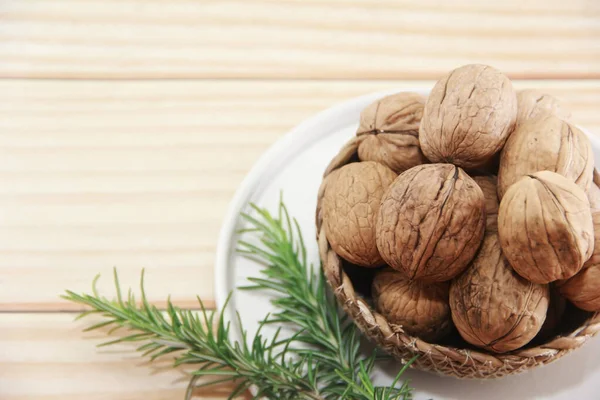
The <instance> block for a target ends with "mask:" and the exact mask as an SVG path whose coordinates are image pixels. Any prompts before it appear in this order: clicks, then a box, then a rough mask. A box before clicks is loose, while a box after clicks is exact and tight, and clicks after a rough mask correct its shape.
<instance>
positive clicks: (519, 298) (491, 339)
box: [450, 233, 550, 353]
mask: <svg viewBox="0 0 600 400" xmlns="http://www.w3.org/2000/svg"><path fill="white" fill-rule="evenodd" d="M549 296H550V295H549V290H548V285H541V284H535V283H531V282H529V281H527V280H525V279H523V278H522V277H521V276H519V275H518V274H516V273H515V272H514V271H513V269H512V268H511V267H510V265H509V264H508V261H507V260H506V258H505V257H504V256H503V254H502V250H501V248H500V244H499V242H498V236H497V234H496V233H488V234H486V236H485V239H484V240H483V244H482V246H481V249H480V250H479V252H478V253H477V256H476V257H475V259H474V260H473V263H472V265H471V266H470V267H469V269H467V270H466V271H465V272H464V273H463V274H462V275H460V276H459V277H457V278H456V279H454V280H453V281H452V284H451V285H450V309H451V310H452V320H453V321H454V325H455V326H456V328H457V329H458V332H459V333H460V335H461V336H462V337H463V339H465V340H466V341H467V342H469V343H471V344H473V345H475V346H477V347H482V348H484V349H486V350H488V351H492V352H495V353H505V352H508V351H512V350H516V349H518V348H520V347H523V346H525V345H526V344H527V343H529V342H530V341H531V339H533V338H534V337H535V336H536V335H537V333H538V332H539V330H540V329H541V327H542V325H543V323H544V320H545V319H546V312H547V310H548V303H549Z"/></svg>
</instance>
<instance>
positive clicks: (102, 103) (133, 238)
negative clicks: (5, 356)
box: [0, 80, 600, 311]
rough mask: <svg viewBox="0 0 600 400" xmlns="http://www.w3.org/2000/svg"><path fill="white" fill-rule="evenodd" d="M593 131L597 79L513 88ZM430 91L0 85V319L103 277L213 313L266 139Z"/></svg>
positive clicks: (268, 84) (312, 84)
mask: <svg viewBox="0 0 600 400" xmlns="http://www.w3.org/2000/svg"><path fill="white" fill-rule="evenodd" d="M516 84H517V86H518V87H539V88H545V89H546V90H547V91H548V92H550V93H553V94H555V95H557V96H558V97H560V98H562V99H563V101H564V102H565V104H566V106H567V107H570V108H571V109H572V111H573V114H574V120H575V121H576V122H577V123H579V124H581V125H583V126H586V127H588V128H589V129H591V130H592V131H596V132H600V114H598V112H597V107H598V104H599V103H600V81H561V82H554V81H552V82H544V81H524V82H516ZM430 85H431V82H406V81H390V82H374V81H358V82H345V81H340V82H322V81H278V82H274V81H244V82H240V81H217V82H210V81H190V82H182V81H158V82H154V81H136V82H123V81H114V82H100V81H96V82H83V81H67V82H65V81H28V80H23V81H20V80H17V81H0V277H1V278H0V311H2V310H4V311H25V310H33V311H35V310H37V311H41V310H45V311H48V310H73V309H75V308H76V307H75V306H74V305H71V304H66V303H65V302H63V301H61V300H60V299H59V298H58V296H59V294H60V293H62V292H63V290H64V289H67V288H68V289H71V290H76V291H84V290H85V291H87V290H89V285H90V283H91V281H92V279H93V278H94V276H95V275H96V274H97V273H102V274H103V278H102V279H101V280H100V282H99V288H100V290H101V291H102V292H103V293H107V294H110V293H112V291H111V289H112V287H111V285H112V282H111V270H112V268H113V267H115V266H116V267H117V268H118V270H119V272H120V273H121V277H122V284H123V286H136V287H137V284H138V280H139V275H140V271H141V269H142V268H146V272H147V279H146V287H147V291H148V295H149V297H150V300H151V301H153V302H161V301H164V300H165V299H166V297H167V296H168V295H169V294H172V296H173V300H174V301H175V302H176V303H178V304H180V305H182V306H186V307H191V306H195V304H196V303H195V296H196V295H197V294H198V295H200V296H201V297H202V298H203V299H204V301H206V302H207V305H208V306H211V307H212V306H213V305H214V302H213V263H214V252H215V247H216V244H217V235H218V231H219V227H220V224H221V220H222V218H223V216H224V214H225V211H226V207H227V203H228V202H229V200H230V199H231V197H232V195H233V193H234V191H235V189H236V188H237V186H238V185H239V183H240V181H241V180H242V178H243V176H244V174H245V173H246V172H247V171H248V170H249V169H250V167H251V166H252V164H253V163H254V162H255V160H256V159H257V158H258V156H259V155H260V154H261V153H262V152H263V151H264V150H265V149H266V148H267V147H268V146H269V145H270V144H271V143H273V142H274V141H275V140H276V139H277V138H279V137H280V136H281V135H282V134H284V133H285V132H286V131H288V130H289V129H290V128H292V127H293V126H294V125H296V124H298V123H299V122H301V121H302V120H303V119H305V118H307V117H309V116H310V115H312V114H314V113H315V112H317V111H319V110H322V109H324V108H327V107H329V106H331V105H333V104H335V103H336V102H339V101H342V100H346V99H348V98H351V97H353V96H357V95H360V94H364V93H368V92H371V91H375V90H381V89H385V88H394V87H395V88H399V89H400V88H407V87H414V86H430Z"/></svg>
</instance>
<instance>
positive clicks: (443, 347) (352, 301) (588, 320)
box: [316, 137, 600, 379]
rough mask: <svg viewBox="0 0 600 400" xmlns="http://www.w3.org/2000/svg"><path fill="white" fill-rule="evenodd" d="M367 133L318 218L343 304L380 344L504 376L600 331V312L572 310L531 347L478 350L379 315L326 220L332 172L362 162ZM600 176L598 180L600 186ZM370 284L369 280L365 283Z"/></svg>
mask: <svg viewBox="0 0 600 400" xmlns="http://www.w3.org/2000/svg"><path fill="white" fill-rule="evenodd" d="M360 141H361V137H355V138H354V139H352V140H351V141H350V142H348V143H347V144H346V145H345V146H344V147H343V148H342V149H341V151H340V152H339V153H338V155H337V156H336V157H335V158H334V159H333V160H332V161H331V163H330V164H329V166H328V167H327V170H326V171H325V174H324V178H323V183H322V185H321V188H320V190H319V198H318V203H317V212H316V223H317V236H318V242H319V254H320V257H321V261H322V264H323V269H324V273H325V276H326V278H327V282H328V284H329V285H330V286H331V288H332V290H333V293H334V294H335V296H336V298H337V300H338V302H339V304H340V305H341V306H342V307H343V308H344V310H345V311H346V312H347V313H348V314H349V315H350V316H352V318H353V319H354V322H355V323H356V324H357V325H358V327H359V328H360V329H361V331H362V332H363V333H364V334H365V335H366V336H367V337H368V338H369V339H370V340H372V341H373V342H375V343H376V344H377V345H378V346H379V347H381V348H383V349H385V350H386V351H387V352H389V353H390V354H392V355H393V356H394V357H395V358H396V359H398V360H400V361H401V362H403V363H406V362H407V361H408V360H410V359H411V358H413V357H414V356H416V355H418V356H419V357H418V358H417V359H416V361H415V362H414V363H413V364H412V365H411V367H412V368H416V369H420V370H424V371H432V372H436V373H438V374H441V375H448V376H453V377H457V378H477V379H484V378H498V377H502V376H506V375H513V374H517V373H519V372H522V371H525V370H528V369H530V368H533V367H535V366H538V365H543V364H548V363H550V362H552V361H554V360H557V359H559V358H561V357H562V356H564V355H565V354H567V353H568V352H570V351H572V350H574V349H576V348H578V347H580V346H581V345H583V344H584V343H585V342H586V341H587V340H588V339H589V338H591V337H592V336H594V335H596V334H597V333H598V331H600V313H589V312H584V311H581V310H579V309H576V308H574V307H571V308H569V309H567V311H566V312H565V315H566V316H565V318H563V320H562V321H561V323H560V325H561V329H560V332H559V333H557V334H556V335H554V336H553V337H552V338H550V339H549V340H548V341H547V342H545V343H540V342H539V341H538V342H536V340H535V339H534V341H533V342H532V343H530V344H529V345H527V346H526V347H524V348H522V349H519V350H516V351H513V352H510V353H505V354H493V353H488V352H486V351H484V350H481V349H476V348H474V347H472V346H470V345H469V344H468V343H466V342H465V341H463V340H462V339H461V338H460V336H458V335H457V334H455V335H454V339H450V341H449V342H448V343H446V341H445V342H444V344H435V343H427V342H425V341H423V340H421V339H419V338H417V337H414V336H410V335H408V334H407V333H406V332H404V330H403V329H402V327H401V326H397V325H394V324H391V323H388V321H387V320H386V319H385V318H384V317H383V316H382V315H380V314H378V313H377V312H376V311H375V310H374V309H373V308H372V307H371V306H370V305H369V298H368V294H366V295H360V294H359V293H358V291H357V290H355V284H356V282H354V283H353V282H352V279H351V278H350V276H349V275H348V273H347V268H346V266H347V263H346V262H345V261H344V260H342V259H341V258H340V256H338V255H337V254H336V253H335V252H334V251H333V250H332V248H331V245H330V244H329V241H328V239H327V236H326V234H325V229H324V228H323V224H322V214H321V200H322V197H323V194H324V190H325V186H326V184H327V179H328V176H329V174H330V173H331V172H333V171H334V170H336V169H337V168H340V167H341V166H343V165H345V164H348V163H350V162H356V161H358V156H357V148H358V144H359V143H360ZM599 178H600V176H599V175H598V174H596V175H595V179H594V182H595V183H596V184H597V185H599V186H600V179H599ZM363 283H364V282H363Z"/></svg>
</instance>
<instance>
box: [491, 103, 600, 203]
mask: <svg viewBox="0 0 600 400" xmlns="http://www.w3.org/2000/svg"><path fill="white" fill-rule="evenodd" d="M537 171H553V172H556V173H558V174H560V175H562V176H564V177H566V178H569V179H571V180H572V181H573V182H575V183H576V184H577V185H579V186H580V187H581V188H582V189H583V190H585V191H587V190H588V189H589V188H590V185H591V183H592V178H593V172H594V154H593V153H592V146H591V144H590V141H589V139H588V138H587V137H586V136H585V134H584V133H583V132H581V131H580V130H579V129H577V127H575V126H573V125H571V124H569V123H567V122H564V121H563V120H561V119H559V118H558V117H556V116H554V115H552V114H543V115H541V116H538V117H537V118H533V119H529V120H527V121H525V122H524V123H523V124H522V125H520V126H519V127H518V128H517V129H515V131H514V132H513V133H512V135H510V138H509V139H508V140H507V141H506V145H505V146H504V149H502V154H501V156H500V169H499V171H498V195H499V196H500V198H502V196H504V193H505V192H506V190H507V189H508V187H509V186H510V185H512V184H513V183H515V182H516V181H518V180H519V179H520V178H521V177H522V176H524V175H527V174H531V173H534V172H537Z"/></svg>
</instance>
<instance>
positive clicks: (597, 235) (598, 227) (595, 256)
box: [583, 210, 600, 290]
mask: <svg viewBox="0 0 600 400" xmlns="http://www.w3.org/2000/svg"><path fill="white" fill-rule="evenodd" d="M592 223H593V225H594V249H593V251H592V255H591V257H590V258H589V259H588V260H587V261H586V262H585V263H584V264H583V268H590V267H593V266H594V265H599V266H600V211H594V210H592ZM598 289H599V290H600V287H598Z"/></svg>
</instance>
